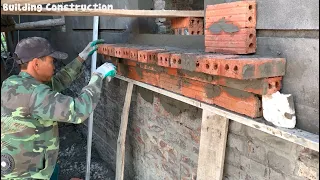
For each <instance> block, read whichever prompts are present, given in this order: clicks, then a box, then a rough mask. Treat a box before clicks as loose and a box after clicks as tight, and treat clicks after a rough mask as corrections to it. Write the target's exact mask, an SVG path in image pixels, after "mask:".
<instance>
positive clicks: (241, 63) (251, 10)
mask: <svg viewBox="0 0 320 180" xmlns="http://www.w3.org/2000/svg"><path fill="white" fill-rule="evenodd" d="M205 19H206V25H205V47H206V48H205V52H190V50H188V51H186V50H185V51H183V50H179V49H175V50H173V49H168V48H164V47H160V48H159V47H143V46H134V45H125V44H104V45H100V46H99V49H98V53H100V54H103V55H104V57H105V58H106V59H110V60H112V61H113V63H114V64H116V65H117V66H118V74H120V75H122V76H125V77H128V78H130V79H134V80H136V81H141V82H144V83H147V84H151V85H154V86H157V87H160V88H163V89H166V90H168V91H172V92H175V93H178V94H181V95H184V96H186V97H190V98H193V99H197V100H199V101H202V102H205V103H208V104H212V105H217V106H220V107H222V108H225V109H228V110H230V111H233V112H236V113H239V114H243V115H246V116H249V117H252V118H257V117H262V102H261V99H262V96H263V95H270V94H273V93H275V92H277V91H279V90H280V89H281V82H282V77H283V76H284V75H285V68H286V67H285V66H286V60H285V59H283V58H270V57H269V58H265V57H259V56H255V55H246V56H243V55H242V54H251V53H254V52H255V50H256V30H255V27H256V2H254V1H238V2H232V3H223V4H217V5H209V6H207V9H206V17H205ZM172 27H173V28H175V29H177V32H176V33H178V34H182V33H181V32H185V31H187V32H190V31H191V33H190V34H201V28H203V20H202V19H201V18H176V19H173V20H172ZM192 32H194V33H192ZM195 32H196V33H195ZM199 32H200V33H199Z"/></svg>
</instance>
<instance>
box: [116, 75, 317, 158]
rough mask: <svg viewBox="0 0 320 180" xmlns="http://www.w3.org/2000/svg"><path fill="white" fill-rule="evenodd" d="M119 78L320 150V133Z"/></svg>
mask: <svg viewBox="0 0 320 180" xmlns="http://www.w3.org/2000/svg"><path fill="white" fill-rule="evenodd" d="M116 77H117V78H118V79H122V80H124V81H127V82H132V83H134V84H135V85H137V86H140V87H143V88H146V89H149V90H151V91H154V92H156V93H159V94H162V95H165V96H167V97H170V98H173V99H176V100H178V101H181V102H184V103H187V104H190V105H192V106H195V107H198V108H201V109H205V110H208V111H211V112H214V113H216V114H218V115H220V116H223V117H226V118H228V119H230V120H233V121H236V122H238V123H241V124H243V125H246V126H249V127H252V128H254V129H257V130H259V131H262V132H265V133H268V134H271V135H273V136H276V137H279V138H281V139H283V140H286V141H289V142H292V143H295V144H298V145H300V146H303V147H306V148H309V149H312V150H314V151H317V152H319V135H316V134H312V133H309V132H306V131H303V130H300V129H285V128H278V127H275V126H272V125H269V124H267V123H266V120H264V119H263V118H258V119H252V118H249V117H246V116H242V115H239V114H237V113H233V112H230V111H228V110H226V109H223V108H219V107H216V106H212V105H209V104H206V103H203V102H200V101H197V100H195V99H191V98H188V97H185V96H182V95H179V94H176V93H172V92H170V91H167V90H164V89H161V88H157V87H154V86H151V85H149V84H145V83H142V82H138V81H135V80H132V79H129V78H125V77H123V76H118V75H117V76H116Z"/></svg>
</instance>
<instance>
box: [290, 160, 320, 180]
mask: <svg viewBox="0 0 320 180" xmlns="http://www.w3.org/2000/svg"><path fill="white" fill-rule="evenodd" d="M295 172H296V173H295V174H296V175H297V176H299V177H302V178H306V179H308V180H319V167H309V166H306V165H305V164H304V163H303V162H300V161H298V162H297V170H296V171H295Z"/></svg>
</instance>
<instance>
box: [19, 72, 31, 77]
mask: <svg viewBox="0 0 320 180" xmlns="http://www.w3.org/2000/svg"><path fill="white" fill-rule="evenodd" d="M19 76H21V77H32V76H31V75H30V74H29V73H27V72H24V71H21V72H20V73H19Z"/></svg>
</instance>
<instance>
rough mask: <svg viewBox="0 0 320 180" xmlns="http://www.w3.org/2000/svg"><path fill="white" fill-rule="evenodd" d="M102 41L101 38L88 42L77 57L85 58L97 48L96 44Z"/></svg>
mask: <svg viewBox="0 0 320 180" xmlns="http://www.w3.org/2000/svg"><path fill="white" fill-rule="evenodd" d="M102 43H104V40H103V39H98V40H95V41H92V42H90V43H89V44H88V45H87V47H86V48H84V50H83V51H82V52H81V53H80V54H79V57H80V58H81V59H83V60H87V59H88V57H89V56H91V55H92V54H93V53H94V52H95V51H96V50H97V49H98V46H97V45H98V44H102Z"/></svg>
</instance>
